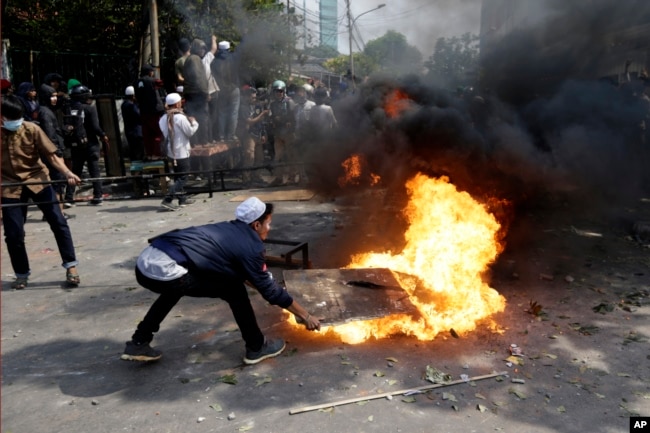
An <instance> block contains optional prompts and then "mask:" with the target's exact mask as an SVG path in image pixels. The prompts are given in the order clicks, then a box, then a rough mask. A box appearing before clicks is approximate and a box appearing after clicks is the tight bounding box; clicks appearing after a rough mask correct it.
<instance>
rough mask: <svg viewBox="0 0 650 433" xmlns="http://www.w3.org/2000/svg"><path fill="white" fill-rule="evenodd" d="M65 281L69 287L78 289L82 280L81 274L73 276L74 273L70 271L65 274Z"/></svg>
mask: <svg viewBox="0 0 650 433" xmlns="http://www.w3.org/2000/svg"><path fill="white" fill-rule="evenodd" d="M65 281H66V283H68V285H69V286H73V287H77V286H78V285H79V283H80V282H81V280H80V279H79V274H73V273H72V272H70V271H68V272H66V274H65Z"/></svg>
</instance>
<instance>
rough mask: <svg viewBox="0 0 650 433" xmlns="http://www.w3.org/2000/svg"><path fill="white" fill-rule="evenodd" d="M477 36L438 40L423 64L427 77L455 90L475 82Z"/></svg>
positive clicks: (477, 49)
mask: <svg viewBox="0 0 650 433" xmlns="http://www.w3.org/2000/svg"><path fill="white" fill-rule="evenodd" d="M478 40H479V38H478V36H477V35H473V34H470V33H465V34H464V35H462V36H460V37H457V36H454V37H451V38H439V39H438V41H437V42H436V47H435V50H434V52H433V54H432V55H431V57H429V60H428V61H426V62H424V67H425V68H427V70H428V72H427V77H428V78H429V79H430V80H432V81H435V82H436V83H438V84H440V85H443V86H448V87H450V88H456V87H458V86H461V85H467V84H468V82H472V81H475V77H473V75H475V74H476V73H477V71H478V60H479V47H478Z"/></svg>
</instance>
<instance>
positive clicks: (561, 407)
mask: <svg viewBox="0 0 650 433" xmlns="http://www.w3.org/2000/svg"><path fill="white" fill-rule="evenodd" d="M557 411H558V412H560V413H564V412H566V408H565V407H564V406H558V407H557Z"/></svg>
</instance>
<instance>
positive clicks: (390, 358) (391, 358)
mask: <svg viewBox="0 0 650 433" xmlns="http://www.w3.org/2000/svg"><path fill="white" fill-rule="evenodd" d="M386 361H390V362H399V361H398V360H397V359H395V358H393V357H392V356H389V357H388V358H386Z"/></svg>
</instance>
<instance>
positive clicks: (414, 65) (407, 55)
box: [355, 30, 422, 75]
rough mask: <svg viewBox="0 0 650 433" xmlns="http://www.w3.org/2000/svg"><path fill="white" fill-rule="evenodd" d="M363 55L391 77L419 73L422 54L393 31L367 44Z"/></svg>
mask: <svg viewBox="0 0 650 433" xmlns="http://www.w3.org/2000/svg"><path fill="white" fill-rule="evenodd" d="M364 54H365V55H367V56H368V57H369V58H370V59H371V60H372V62H373V63H374V64H376V65H377V66H378V69H379V70H381V71H382V72H385V73H388V74H391V75H402V74H407V73H413V72H420V68H421V65H422V53H420V51H419V50H418V49H417V48H416V47H414V46H413V45H409V43H408V42H407V41H406V36H404V35H403V34H402V33H399V32H396V31H394V30H389V31H387V32H386V34H384V35H383V36H381V37H379V38H377V39H373V40H372V41H370V42H368V44H367V45H366V49H365V50H364ZM355 69H356V68H355ZM357 75H358V74H357Z"/></svg>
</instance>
